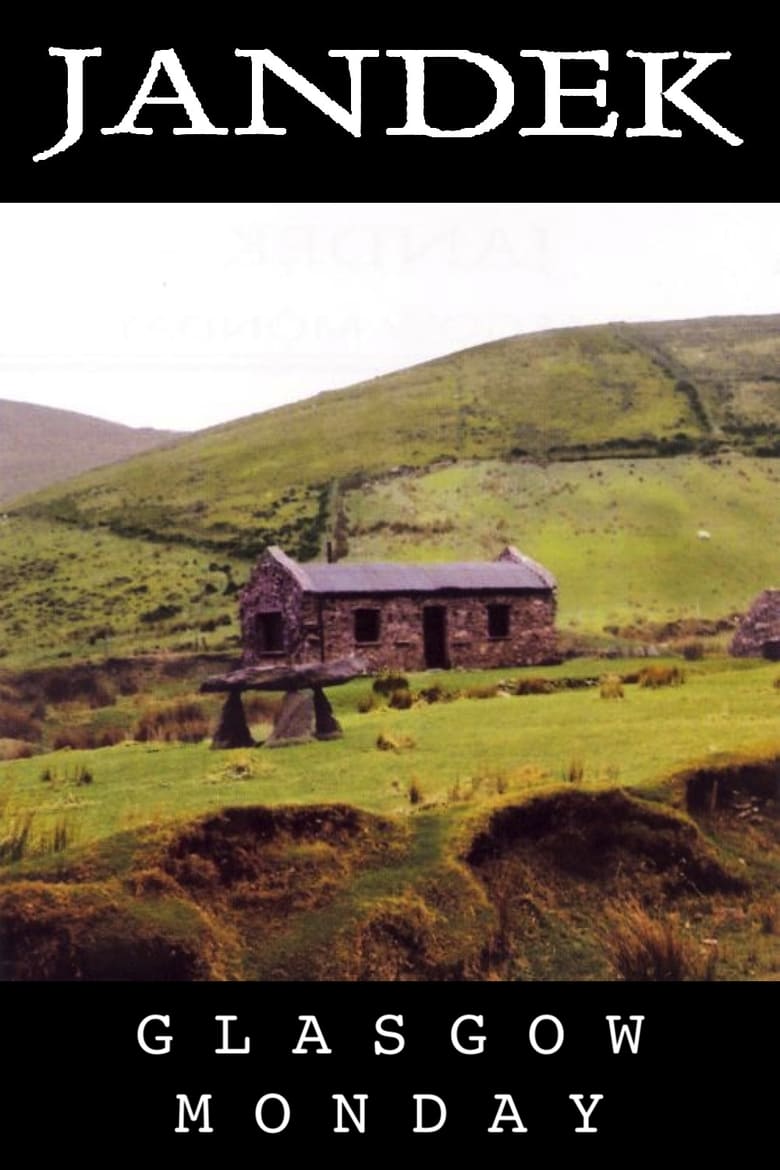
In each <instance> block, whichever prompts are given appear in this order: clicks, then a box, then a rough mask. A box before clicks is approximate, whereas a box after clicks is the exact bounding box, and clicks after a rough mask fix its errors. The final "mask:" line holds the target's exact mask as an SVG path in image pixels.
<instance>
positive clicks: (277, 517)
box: [27, 317, 780, 557]
mask: <svg viewBox="0 0 780 1170" xmlns="http://www.w3.org/2000/svg"><path fill="white" fill-rule="evenodd" d="M648 328H649V327H648ZM652 328H653V333H652V335H651V334H647V335H646V334H645V333H643V332H642V328H640V327H635V326H631V327H627V326H602V327H593V328H579V329H566V330H557V331H552V332H548V333H541V334H532V335H528V336H521V337H514V338H508V339H507V340H505V341H498V342H492V343H490V344H488V345H484V346H479V347H477V348H474V349H470V350H466V351H464V352H462V353H457V354H452V355H450V356H448V357H444V358H440V359H438V360H436V361H432V362H428V363H426V364H425V365H421V366H416V367H414V368H412V369H409V370H404V371H401V372H399V373H397V374H391V375H388V376H386V377H382V378H377V379H374V380H373V381H371V382H366V383H363V384H360V385H358V386H353V387H349V388H347V389H345V390H339V391H334V392H331V393H327V394H320V395H318V396H317V397H316V398H312V399H309V400H307V401H305V402H302V403H297V404H294V405H292V406H288V407H283V408H281V409H278V410H274V411H271V412H269V413H267V414H263V415H256V416H253V417H251V418H248V419H241V420H238V421H236V422H234V423H229V424H227V425H225V426H222V427H218V428H214V429H212V430H208V431H204V432H201V433H199V434H198V435H195V436H193V437H192V438H189V439H187V440H186V441H184V442H181V443H178V444H176V446H175V447H174V448H172V449H170V450H162V451H157V452H152V453H150V454H147V455H145V456H142V457H140V458H137V459H134V460H132V461H131V462H129V463H127V464H125V465H124V466H122V467H119V468H115V469H110V470H108V471H102V472H99V473H92V474H89V475H86V476H82V477H80V478H79V479H78V480H75V481H73V482H72V483H71V484H69V485H68V490H67V492H64V491H63V490H62V489H59V488H58V489H53V490H50V491H47V492H45V493H42V494H41V495H39V496H38V497H37V498H36V501H35V503H34V504H33V503H32V502H31V503H29V504H28V505H27V507H28V509H32V508H34V509H35V510H36V511H38V512H39V513H40V512H45V513H46V514H47V515H48V516H51V517H53V518H56V519H58V520H64V521H69V522H72V523H82V524H87V525H95V524H104V525H108V526H109V527H110V528H112V529H113V530H114V531H115V532H119V533H125V534H129V535H140V536H144V537H150V536H151V537H153V538H160V539H175V540H178V541H184V542H187V541H189V542H195V543H197V544H199V545H200V546H201V547H209V548H210V549H212V551H218V552H221V553H230V552H235V553H237V554H238V555H246V554H250V553H253V552H255V551H257V550H258V549H259V548H261V547H263V546H264V545H265V543H267V541H268V539H269V538H271V539H276V540H278V541H279V543H282V544H284V545H285V546H286V547H288V548H289V549H290V551H291V552H292V553H295V554H297V555H299V556H302V557H306V556H314V555H316V553H317V551H318V548H319V546H320V543H321V538H322V535H323V516H324V513H325V510H326V509H327V506H328V503H329V502H330V503H332V502H333V501H332V492H333V491H335V490H336V489H337V487H338V485H339V484H343V483H345V482H346V484H347V486H348V485H349V484H350V482H352V483H354V482H355V481H356V480H359V481H362V480H364V479H365V478H366V477H368V478H372V477H374V476H376V475H379V474H383V473H387V472H388V471H390V470H391V469H393V468H398V467H412V468H422V467H427V466H430V465H431V464H433V463H436V462H440V461H442V460H463V459H466V460H469V459H487V458H507V459H512V458H519V457H522V456H524V455H531V456H533V457H545V458H555V457H565V458H580V457H583V456H590V457H598V456H599V455H601V456H604V455H614V454H619V453H620V452H621V451H622V452H623V453H624V454H625V453H636V454H638V455H648V454H655V455H658V454H661V455H663V454H676V453H678V452H685V451H688V450H695V449H698V448H699V447H704V448H705V449H708V448H709V447H711V446H712V445H713V444H715V443H716V442H717V438H718V433H719V432H720V431H721V430H723V427H724V426H725V422H726V419H725V413H724V411H723V410H721V411H720V413H717V414H715V413H713V416H712V417H710V409H711V406H710V404H711V400H712V399H713V396H712V394H710V393H709V391H708V390H707V391H706V392H705V390H704V389H703V390H702V392H701V393H699V391H698V387H697V384H696V377H697V376H698V373H702V376H704V375H705V374H707V376H709V374H708V371H710V370H711V369H712V368H717V370H718V371H719V377H720V378H721V379H722V380H723V384H724V386H727V387H728V386H731V385H732V384H734V385H735V386H737V385H738V386H739V387H742V388H743V389H745V387H746V386H747V383H745V382H742V381H739V378H741V377H743V373H742V371H743V366H746V363H747V366H749V370H750V376H751V378H753V379H754V382H755V384H756V385H757V384H758V382H757V381H755V380H757V379H759V378H761V377H764V378H767V379H771V378H772V377H774V374H775V371H776V370H777V369H778V367H779V366H780V332H778V329H777V318H771V317H770V318H751V319H750V330H749V340H748V341H746V342H745V345H744V346H743V347H742V348H737V347H736V345H735V343H734V342H733V340H732V338H733V337H734V336H735V335H740V336H741V329H742V326H740V325H738V324H735V323H734V321H733V320H732V319H728V318H727V319H724V321H723V322H722V323H719V322H712V323H710V326H709V333H708V334H707V336H708V337H709V338H710V340H709V342H708V343H707V344H705V341H704V340H701V341H700V347H699V349H698V350H695V351H694V347H693V346H692V345H689V344H687V340H686V339H687V338H688V333H689V330H690V326H689V324H688V323H683V324H681V325H680V324H671V325H668V326H654V327H652ZM744 328H745V330H747V328H748V327H747V325H746V326H745V327H744ZM721 334H722V335H723V341H722V343H721V340H720V338H721ZM695 338H696V339H698V335H695ZM713 338H714V340H713ZM661 340H663V341H664V342H665V344H666V346H667V348H668V349H669V350H670V351H672V350H673V351H674V354H675V356H674V360H673V361H672V360H671V359H670V358H668V356H667V354H666V351H665V350H662V348H661V346H660V342H661ZM707 345H708V346H709V348H707ZM745 352H748V354H749V355H750V361H749V363H748V361H747V358H745V357H744V353H745ZM702 353H704V355H705V356H704V358H703V357H702ZM697 355H698V356H697ZM705 358H706V360H707V361H709V363H710V364H709V365H707V366H706V368H705V365H704V362H705ZM684 359H685V360H684ZM686 360H687V361H689V362H690V365H691V368H690V369H689V368H688V365H686V364H685V362H686ZM754 382H751V383H750V385H754ZM707 385H709V383H707ZM761 385H763V386H764V387H765V393H764V394H763V397H762V398H761V405H760V409H759V407H758V406H757V405H756V402H755V401H754V400H753V399H751V405H750V410H749V411H748V409H747V406H745V402H746V401H747V390H746V389H745V393H744V394H743V393H742V391H740V394H737V393H736V391H735V392H734V394H733V395H732V397H731V398H729V403H730V406H729V411H730V415H729V417H733V418H735V419H737V420H738V421H740V423H744V425H745V427H747V428H748V430H743V431H741V432H740V433H738V434H737V433H736V432H735V433H733V434H732V435H731V440H732V442H737V443H738V444H739V445H741V446H742V447H744V448H747V449H752V447H753V446H755V445H756V444H758V445H759V446H760V445H761V441H763V439H765V436H764V437H763V439H762V440H761V441H759V439H757V438H756V436H755V435H753V434H752V432H750V431H749V427H748V424H750V425H751V426H754V425H756V424H755V417H756V412H757V411H759V412H760V414H761V419H762V425H763V426H765V427H766V428H768V429H769V430H770V431H776V429H777V426H778V422H779V421H780V392H778V388H777V384H775V383H773V382H771V381H766V382H765V383H761ZM725 393H726V392H725V391H724V394H725ZM745 412H747V413H745Z"/></svg>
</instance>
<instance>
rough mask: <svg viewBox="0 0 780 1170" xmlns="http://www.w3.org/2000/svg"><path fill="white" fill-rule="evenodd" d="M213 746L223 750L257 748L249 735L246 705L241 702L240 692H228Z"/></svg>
mask: <svg viewBox="0 0 780 1170" xmlns="http://www.w3.org/2000/svg"><path fill="white" fill-rule="evenodd" d="M211 746H212V747H213V748H219V749H221V750H229V749H231V748H247V747H254V746H255V741H254V740H253V739H252V736H251V735H250V733H249V725H248V723H247V721H246V713H245V711H244V704H243V703H242V702H241V691H240V690H231V691H228V696H227V698H226V699H225V705H224V706H223V708H222V714H221V715H220V718H219V726H218V727H217V730H216V732H215V733H214V739H213V740H212V743H211Z"/></svg>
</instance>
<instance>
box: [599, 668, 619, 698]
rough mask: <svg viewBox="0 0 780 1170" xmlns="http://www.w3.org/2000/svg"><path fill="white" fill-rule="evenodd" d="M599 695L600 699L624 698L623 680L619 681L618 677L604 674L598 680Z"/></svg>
mask: <svg viewBox="0 0 780 1170" xmlns="http://www.w3.org/2000/svg"><path fill="white" fill-rule="evenodd" d="M599 694H600V695H601V697H602V699H622V698H624V697H625V696H624V693H623V680H622V679H621V677H620V675H619V674H605V675H604V677H603V678H602V679H600V680H599Z"/></svg>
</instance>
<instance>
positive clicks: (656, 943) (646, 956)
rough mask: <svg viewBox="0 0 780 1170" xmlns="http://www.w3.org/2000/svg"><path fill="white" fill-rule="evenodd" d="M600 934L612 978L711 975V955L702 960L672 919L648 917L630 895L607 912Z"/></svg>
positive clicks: (658, 979)
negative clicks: (612, 972)
mask: <svg viewBox="0 0 780 1170" xmlns="http://www.w3.org/2000/svg"><path fill="white" fill-rule="evenodd" d="M600 935H601V942H602V945H603V947H604V950H605V952H606V955H607V958H608V960H609V962H610V964H611V966H612V968H613V970H614V972H615V975H616V977H617V978H619V979H623V980H625V981H626V982H644V983H647V982H651V983H679V982H682V981H683V980H701V979H708V978H712V975H713V970H712V968H713V964H714V958H715V956H714V955H713V956H711V958H710V959H709V961H704V960H703V959H702V958H701V957H700V955H699V954H698V953H697V952H696V951H695V949H694V947H693V945H692V944H691V942H690V941H689V940H688V939H686V938H685V937H684V936H683V935H682V934H681V932H680V929H679V926H678V924H677V922H676V921H675V920H674V919H673V918H670V917H665V918H654V917H652V916H651V915H650V914H648V912H647V911H646V910H645V908H644V907H643V906H642V905H641V903H640V902H638V901H637V900H636V899H634V898H631V899H629V900H628V901H626V902H623V903H621V904H619V905H617V906H616V907H615V908H614V909H612V910H610V911H608V913H607V915H606V920H605V924H604V927H603V929H602V931H601V932H600Z"/></svg>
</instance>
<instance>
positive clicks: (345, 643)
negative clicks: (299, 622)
mask: <svg viewBox="0 0 780 1170" xmlns="http://www.w3.org/2000/svg"><path fill="white" fill-rule="evenodd" d="M321 605H322V632H323V642H324V655H325V658H326V659H331V658H341V657H343V656H344V655H347V654H355V653H358V654H360V655H361V657H363V658H365V659H366V661H367V662H368V663H369V666H370V669H371V670H372V671H377V670H381V669H382V668H383V667H392V668H394V669H398V670H424V669H425V667H426V661H425V643H424V637H423V610H424V608H425V607H426V606H428V605H434V606H441V607H443V608H444V609H445V610H446V649H447V657H448V661H449V665H450V667H459V666H460V667H465V668H468V667H472V668H485V669H487V668H489V667H512V666H522V665H527V666H535V665H540V664H541V663H544V662H550V661H554V660H555V659H556V657H557V639H556V633H555V628H554V623H555V598H554V595H553V594H550V593H522V594H512V593H495V592H484V593H470V594H467V595H466V594H457V595H450V596H442V595H436V596H435V597H434V596H425V597H423V596H419V597H418V596H412V597H387V596H386V595H378V596H370V595H366V596H362V597H361V596H351V597H349V598H343V597H342V598H338V597H327V598H323V599H322V601H321ZM489 605H506V606H508V607H509V633H508V635H507V637H503V638H491V637H490V636H489V632H488V606H489ZM359 609H378V610H379V642H378V643H377V644H372V645H366V644H360V643H357V642H356V641H355V617H354V615H355V610H359Z"/></svg>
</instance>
